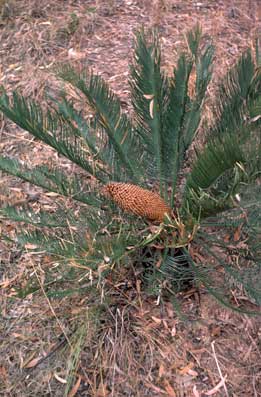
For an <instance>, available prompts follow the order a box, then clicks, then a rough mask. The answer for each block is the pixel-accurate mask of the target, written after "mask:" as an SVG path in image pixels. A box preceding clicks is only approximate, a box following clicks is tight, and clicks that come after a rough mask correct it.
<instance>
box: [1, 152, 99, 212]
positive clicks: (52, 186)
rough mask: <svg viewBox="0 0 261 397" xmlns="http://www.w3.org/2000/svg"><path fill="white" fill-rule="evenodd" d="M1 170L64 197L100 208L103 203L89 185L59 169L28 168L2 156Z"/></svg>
mask: <svg viewBox="0 0 261 397" xmlns="http://www.w3.org/2000/svg"><path fill="white" fill-rule="evenodd" d="M0 170H2V171H5V172H7V173H9V174H11V175H14V176H17V177H19V178H21V179H23V180H25V181H27V182H30V183H32V184H34V185H36V186H40V187H42V188H43V189H46V190H47V191H50V192H55V193H58V194H60V195H62V196H66V197H71V198H73V199H74V200H76V201H80V202H82V203H84V204H89V205H91V206H94V207H100V204H101V201H100V200H99V198H98V195H97V193H95V192H93V190H91V189H90V186H88V184H87V183H83V182H82V181H81V180H80V179H79V178H78V177H77V175H75V176H73V177H71V178H70V177H68V176H67V175H65V174H64V172H62V171H61V170H59V169H51V168H49V167H47V166H40V167H34V168H32V169H30V168H28V167H27V166H26V165H25V164H22V163H21V162H20V161H18V160H16V159H12V158H9V157H2V156H0Z"/></svg>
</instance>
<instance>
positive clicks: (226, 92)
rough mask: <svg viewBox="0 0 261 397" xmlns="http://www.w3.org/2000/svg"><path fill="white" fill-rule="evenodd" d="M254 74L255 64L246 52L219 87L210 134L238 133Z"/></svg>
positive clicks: (245, 115)
mask: <svg viewBox="0 0 261 397" xmlns="http://www.w3.org/2000/svg"><path fill="white" fill-rule="evenodd" d="M254 74H255V64H254V60H253V57H252V55H251V51H250V50H248V51H246V52H245V53H244V54H243V55H242V56H241V58H240V59H239V61H238V62H237V64H236V65H235V66H234V67H233V68H232V69H230V70H229V72H228V73H227V75H226V76H225V78H224V81H223V82H222V84H220V86H219V93H218V97H217V102H216V106H215V109H214V113H215V119H214V123H213V126H212V128H211V134H212V136H214V135H220V134H223V133H225V132H227V131H237V130H238V132H239V133H240V131H241V128H242V125H244V124H245V121H246V118H247V116H248V109H249V108H250V107H251V104H250V103H249V101H248V99H249V89H250V87H251V84H252V81H253V78H254Z"/></svg>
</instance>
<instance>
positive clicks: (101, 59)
mask: <svg viewBox="0 0 261 397" xmlns="http://www.w3.org/2000/svg"><path fill="white" fill-rule="evenodd" d="M4 3H5V4H4ZM163 3H164V4H163ZM258 6H259V8H260V9H258ZM0 14H1V16H0V83H1V84H2V85H4V86H5V87H6V88H7V90H8V91H10V90H12V89H18V90H19V91H20V92H22V93H23V94H24V95H27V96H30V97H34V98H36V99H38V100H40V101H44V95H45V93H46V91H47V92H48V93H51V94H53V93H54V94H55V92H56V87H57V85H58V83H57V81H56V79H55V77H54V73H53V67H54V65H55V64H57V63H59V62H70V63H72V64H74V65H77V66H86V67H91V68H93V69H94V70H95V71H97V72H99V73H100V74H101V75H102V76H103V77H104V78H105V79H106V80H107V81H108V82H109V83H110V85H111V87H112V88H113V89H114V90H115V92H116V93H117V94H118V95H119V96H120V98H121V101H122V104H123V106H125V108H126V109H128V106H129V88H128V84H127V81H128V61H129V60H130V57H131V54H132V45H133V31H134V30H135V29H137V28H138V27H140V26H141V24H144V25H145V26H152V25H157V26H158V27H159V30H160V33H161V36H162V46H163V54H164V65H165V69H166V71H167V72H169V73H171V71H172V68H173V66H174V64H175V58H176V57H175V55H176V53H177V51H178V50H180V48H181V46H182V43H184V40H183V39H184V33H185V32H186V31H187V29H188V28H190V27H192V26H194V25H195V23H196V22H200V23H201V24H202V27H203V31H204V34H205V35H207V36H211V37H213V40H214V44H215V46H216V57H215V73H214V79H213V82H212V83H211V85H210V87H209V99H208V101H209V103H211V98H212V97H213V93H214V92H215V83H216V81H217V79H219V78H220V77H221V76H222V75H224V73H225V71H226V69H227V67H228V66H229V65H231V64H233V62H235V60H236V59H237V57H238V56H239V54H240V53H241V52H242V51H243V50H244V49H246V48H247V47H248V46H251V45H252V40H253V38H254V35H255V32H256V31H257V28H258V23H259V24H260V23H261V5H260V3H259V0H256V1H254V0H242V1H231V0H222V1H221V0H215V1H206V0H203V1H192V0H187V1H178V0H177V1H176V0H173V1H172V0H165V1H164V2H163V1H162V2H160V1H156V0H154V1H153V0H150V1H148V0H142V1H133V0H122V1H120V0H119V1H116V0H115V1H113V0H110V1H109V0H108V1H96V2H95V1H88V0H86V1H83V0H82V1H80V0H79V1H77V0H75V1H73V0H70V1H62V0H50V1H45V2H42V1H38V0H35V1H30V0H12V1H6V2H5V1H3V0H2V1H1V0H0ZM75 16H76V17H75ZM205 113H206V117H208V105H207V106H206V108H205ZM0 117H1V116H0ZM0 137H1V138H0V148H1V152H2V153H5V154H7V155H9V156H14V157H19V158H20V159H22V160H23V161H25V162H26V163H28V164H33V165H36V164H40V163H45V164H49V163H52V162H56V161H57V162H59V163H60V164H62V165H63V166H64V167H65V168H66V169H68V172H70V168H71V165H70V164H69V162H66V161H64V160H62V159H60V158H59V157H58V156H57V155H56V154H55V153H54V152H53V151H52V150H51V149H48V148H46V147H45V146H44V145H43V144H41V143H40V142H39V141H37V142H36V141H35V140H34V139H32V137H31V136H30V135H29V134H27V133H24V132H22V131H20V130H18V128H17V127H15V126H14V125H13V124H11V123H9V122H7V121H6V120H4V119H1V118H0ZM0 176H1V179H0V205H4V204H5V203H7V202H8V203H12V204H20V203H26V202H27V201H28V200H30V202H31V203H32V205H34V206H35V208H38V207H37V206H39V205H40V206H41V208H45V209H48V208H51V207H52V206H53V205H54V200H55V197H54V196H52V195H50V194H49V195H48V194H45V193H44V192H43V191H41V190H40V189H37V188H32V186H29V185H28V184H27V183H25V182H21V181H20V180H18V179H17V178H12V177H9V176H6V175H1V174H0ZM0 232H3V233H5V234H8V235H9V236H10V238H14V239H15V234H16V228H15V225H14V224H12V223H11V222H2V223H0ZM48 266H55V264H54V263H52V262H51V261H50V259H49V258H46V257H45V256H44V255H40V254H39V255H38V256H36V255H32V254H29V253H27V252H24V251H22V250H20V248H19V247H18V246H16V245H15V244H11V243H6V242H4V241H3V240H2V241H0V277H1V278H0V288H1V289H0V300H1V314H0V316H1V321H0V357H1V360H0V396H3V397H16V396H17V397H18V396H20V397H29V396H35V397H36V396H50V397H60V396H66V395H69V396H70V397H73V396H77V397H81V396H96V397H109V396H110V397H112V396H115V397H116V396H133V397H138V396H140V397H145V396H150V397H152V396H158V397H160V396H170V397H175V396H176V397H185V396H187V397H204V396H212V395H213V396H217V397H218V396H219V397H222V396H230V397H258V396H261V365H260V363H261V351H260V337H261V334H260V321H259V319H258V318H256V317H248V316H242V315H239V314H237V313H236V312H232V311H230V310H228V309H225V308H223V307H221V306H220V305H219V304H218V303H217V302H216V301H215V300H214V299H213V298H212V297H211V296H209V295H207V294H206V293H205V292H204V291H202V292H201V294H200V300H199V299H196V297H195V295H193V294H188V295H187V296H184V302H183V304H184V307H186V309H187V311H189V312H190V316H189V319H188V318H187V319H182V318H181V317H178V316H177V315H176V314H175V311H174V310H173V308H172V306H171V305H169V304H167V303H166V304H165V305H164V306H163V307H160V306H157V305H156V303H155V301H153V300H151V299H148V298H146V297H144V296H142V294H141V295H140V291H139V288H138V283H137V286H135V285H134V286H133V288H132V290H131V291H130V292H127V293H126V294H125V296H124V299H122V300H121V299H120V298H119V299H118V304H117V307H112V306H111V307H107V308H106V310H105V312H106V314H104V316H105V318H104V319H103V324H104V325H103V328H102V329H101V328H99V329H98V327H101V326H100V325H99V326H98V325H97V324H96V323H95V320H93V318H94V317H95V316H94V315H93V310H95V307H94V308H93V307H91V306H89V303H87V300H88V299H87V298H88V297H83V296H82V295H81V296H79V297H78V296H75V295H74V296H72V297H65V298H63V299H61V298H60V299H51V300H49V299H48V298H47V297H46V295H45V293H44V290H42V291H40V292H39V293H37V294H30V295H27V297H26V298H25V299H19V298H18V297H17V289H18V288H23V286H24V285H25V283H26V282H27V281H28V279H30V277H31V276H32V275H35V274H37V277H38V280H39V285H40V286H41V285H42V282H43V280H44V271H45V268H47V267H48ZM131 302H134V304H132V303H131ZM96 303H97V302H96ZM97 310H98V309H97ZM75 326H76V331H75ZM72 330H74V331H72ZM95 333H97V335H99V338H96V339H95ZM64 335H65V336H64ZM72 349H73V350H74V352H75V351H79V354H78V356H77V354H74V355H73V354H72V352H71V350H72ZM77 349H78V350H77ZM50 353H52V354H50ZM45 355H47V358H46V359H45V360H43V361H42V362H41V363H40V362H39V358H40V357H44V356H45ZM68 363H69V365H71V368H72V369H73V370H72V371H69V372H68ZM68 373H69V375H70V379H69V377H68ZM224 384H225V387H224Z"/></svg>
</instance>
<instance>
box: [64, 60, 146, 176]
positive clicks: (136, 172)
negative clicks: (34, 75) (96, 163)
mask: <svg viewBox="0 0 261 397" xmlns="http://www.w3.org/2000/svg"><path fill="white" fill-rule="evenodd" d="M58 75H59V77H60V78H62V79H63V80H64V81H66V82H68V83H70V84H72V85H73V86H74V87H75V88H77V89H79V90H80V91H81V92H82V93H83V94H84V95H85V97H86V100H87V103H88V105H89V106H90V108H91V109H92V111H93V112H94V116H95V119H96V122H97V126H98V127H99V128H100V129H101V130H102V131H103V132H104V133H105V134H106V135H107V139H108V143H109V145H110V147H111V148H113V151H114V154H115V155H116V156H117V161H118V162H120V163H121V164H122V166H123V167H124V169H125V172H126V173H127V175H128V176H129V177H130V178H131V180H133V181H136V182H138V181H139V180H140V178H141V170H140V169H139V164H137V159H135V160H134V156H133V153H135V151H137V152H139V147H138V146H137V144H136V142H135V139H134V136H133V133H132V132H133V131H132V125H131V123H130V121H129V119H128V117H127V115H126V114H125V113H123V112H122V109H121V105H120V100H119V99H118V97H117V96H116V95H115V94H114V93H113V92H112V91H111V90H110V89H109V87H108V85H107V84H106V83H105V82H104V80H103V79H102V78H101V77H100V76H97V75H94V74H90V75H87V74H86V73H82V74H77V73H76V71H75V70H74V69H73V68H71V67H70V66H67V67H64V68H63V69H61V70H60V71H59V72H58ZM122 171H123V170H122Z"/></svg>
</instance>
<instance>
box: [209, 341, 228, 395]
mask: <svg viewBox="0 0 261 397" xmlns="http://www.w3.org/2000/svg"><path fill="white" fill-rule="evenodd" d="M214 345H215V341H213V342H211V348H212V351H213V355H214V359H215V362H216V366H217V369H218V373H219V376H220V379H221V380H222V385H223V387H224V390H225V393H226V396H227V397H229V394H228V390H227V386H226V379H225V378H224V376H223V375H222V372H221V369H220V366H219V363H218V359H217V356H216V352H215V346H214Z"/></svg>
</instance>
